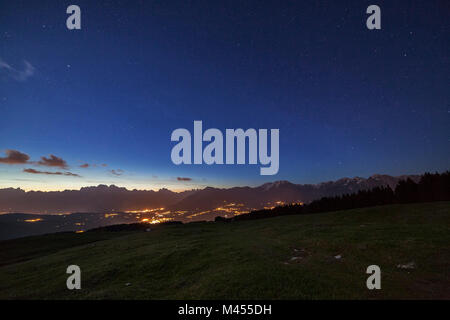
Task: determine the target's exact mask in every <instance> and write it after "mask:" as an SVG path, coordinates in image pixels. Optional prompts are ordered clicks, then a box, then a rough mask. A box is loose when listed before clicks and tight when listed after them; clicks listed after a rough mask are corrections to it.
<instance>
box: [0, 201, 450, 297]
mask: <svg viewBox="0 0 450 320" xmlns="http://www.w3.org/2000/svg"><path fill="white" fill-rule="evenodd" d="M449 231H450V202H436V203H423V204H411V205H392V206H383V207H374V208H365V209H357V210H349V211H339V212H330V213H323V214H314V215H297V216H283V217H278V218H272V219H264V220H256V221H244V222H234V223H212V222H211V223H197V224H188V225H181V226H161V227H159V228H153V229H152V231H150V232H133V233H130V232H128V233H120V232H115V233H104V232H98V233H96V232H88V233H84V234H73V233H64V234H58V235H49V236H39V237H33V238H25V239H17V240H9V241H3V242H0V252H1V260H2V264H3V265H2V266H0V298H1V299H15V298H25V299H61V298H62V299H104V298H107V299H122V298H125V299H219V298H225V299H237V298H242V299H348V298H356V299H365V298H400V299H404V298H409V299H415V298H421V299H429V298H447V299H450V290H449V288H450V271H449V270H450V232H449ZM338 255H340V256H341V258H340V259H337V258H336V257H335V256H338ZM293 257H297V258H296V259H293ZM409 262H414V263H415V265H416V267H415V268H414V269H411V270H407V269H400V268H397V265H399V264H407V263H409ZM70 264H76V265H79V266H80V267H81V270H82V289H81V290H79V291H69V290H67V289H66V286H65V283H66V279H67V276H68V275H66V273H65V271H66V268H67V266H68V265H70ZM371 264H377V265H379V266H380V267H381V271H382V278H381V279H382V280H381V285H382V289H381V290H368V289H367V288H366V279H367V276H368V275H367V274H366V273H365V271H366V268H367V266H369V265H371ZM126 284H129V285H126Z"/></svg>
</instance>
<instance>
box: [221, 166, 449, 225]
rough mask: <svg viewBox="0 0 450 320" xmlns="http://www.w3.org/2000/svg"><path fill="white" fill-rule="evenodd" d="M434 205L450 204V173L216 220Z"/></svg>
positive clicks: (427, 174) (435, 174) (429, 174)
mask: <svg viewBox="0 0 450 320" xmlns="http://www.w3.org/2000/svg"><path fill="white" fill-rule="evenodd" d="M431 201H450V171H445V172H443V173H437V172H436V173H425V174H423V175H422V176H421V178H420V180H419V182H417V183H416V182H414V181H413V180H411V179H410V178H408V179H406V180H400V181H399V182H398V184H397V186H396V187H395V189H394V190H393V189H391V188H390V187H389V186H383V187H375V188H373V189H371V190H361V191H358V192H356V193H352V194H344V195H340V196H335V197H323V198H321V199H320V200H315V201H312V202H311V203H309V204H303V205H298V204H291V205H285V206H279V207H276V208H273V209H264V210H257V211H252V212H250V213H247V214H243V215H238V216H234V217H232V218H223V217H216V219H215V221H224V222H230V221H241V220H253V219H262V218H269V217H276V216H281V215H291V214H308V213H320V212H328V211H337V210H348V209H355V208H364V207H373V206H381V205H388V204H396V203H416V202H431Z"/></svg>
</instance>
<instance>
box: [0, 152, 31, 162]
mask: <svg viewBox="0 0 450 320" xmlns="http://www.w3.org/2000/svg"><path fill="white" fill-rule="evenodd" d="M5 153H6V157H4V158H0V163H6V164H22V163H27V162H28V160H30V156H29V155H27V154H25V153H22V152H20V151H17V150H6V151H5Z"/></svg>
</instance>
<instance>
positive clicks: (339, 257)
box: [334, 254, 342, 260]
mask: <svg viewBox="0 0 450 320" xmlns="http://www.w3.org/2000/svg"><path fill="white" fill-rule="evenodd" d="M334 258H335V259H337V260H340V259H342V256H341V255H340V254H338V255H337V256H334Z"/></svg>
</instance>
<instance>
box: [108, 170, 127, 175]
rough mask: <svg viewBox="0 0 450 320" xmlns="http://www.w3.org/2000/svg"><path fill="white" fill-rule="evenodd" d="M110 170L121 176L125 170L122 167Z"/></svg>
mask: <svg viewBox="0 0 450 320" xmlns="http://www.w3.org/2000/svg"><path fill="white" fill-rule="evenodd" d="M109 172H111V173H112V174H113V175H115V176H121V175H122V174H123V172H124V171H123V170H122V169H117V170H114V169H113V170H109Z"/></svg>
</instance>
